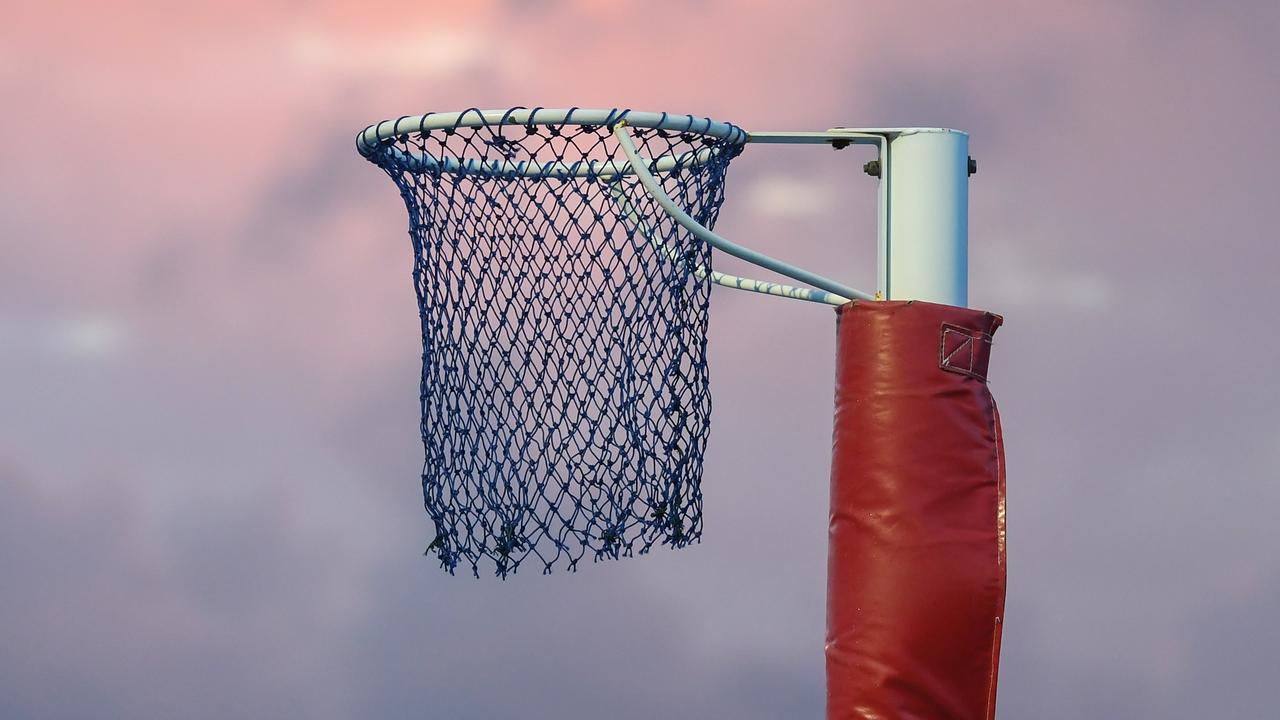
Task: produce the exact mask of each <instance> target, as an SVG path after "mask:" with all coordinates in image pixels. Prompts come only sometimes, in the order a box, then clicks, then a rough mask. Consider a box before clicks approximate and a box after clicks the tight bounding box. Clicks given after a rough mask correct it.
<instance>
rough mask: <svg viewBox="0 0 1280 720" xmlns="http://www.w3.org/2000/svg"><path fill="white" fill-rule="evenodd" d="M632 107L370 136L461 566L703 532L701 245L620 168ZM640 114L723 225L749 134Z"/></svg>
mask: <svg viewBox="0 0 1280 720" xmlns="http://www.w3.org/2000/svg"><path fill="white" fill-rule="evenodd" d="M469 112H473V111H469ZM509 115H510V113H508V116H509ZM625 115H626V112H625V111H615V112H612V113H609V120H608V121H606V122H605V123H602V124H599V125H582V124H577V123H575V122H574V121H573V119H572V114H570V116H569V117H568V118H567V119H565V120H564V121H563V122H557V123H555V124H549V125H548V124H541V123H537V124H535V123H532V122H530V123H515V122H509V121H507V118H504V121H503V122H487V123H476V122H475V121H476V119H477V118H479V117H481V116H480V113H479V111H474V115H471V116H470V118H469V119H470V121H471V122H470V123H467V122H466V121H467V120H468V113H463V114H462V115H461V116H460V117H459V119H458V121H457V122H456V123H454V124H453V125H452V126H451V127H447V128H444V129H417V130H414V131H412V132H407V133H404V134H401V135H398V136H396V137H393V138H391V139H389V140H386V141H383V142H381V144H379V145H378V146H377V147H376V148H374V149H372V150H371V151H369V152H367V153H366V155H367V156H368V158H369V159H370V161H372V162H374V163H375V164H377V165H378V166H379V167H381V168H382V169H383V170H384V171H386V172H387V174H388V175H389V176H390V177H391V178H392V180H394V181H395V183H396V185H397V186H398V187H399V189H400V194H401V196H402V198H403V199H404V203H405V206H406V208H407V209H408V213H409V237H410V239H411V241H412V245H413V257H414V266H413V284H414V289H415V291H416V293H417V299H418V305H419V317H420V320H421V329H422V383H421V393H420V397H421V403H422V441H423V445H424V448H425V454H426V457H425V462H424V465H423V472H422V488H423V495H424V500H425V506H426V510H427V513H428V514H429V516H430V517H431V520H432V522H433V524H434V530H435V539H434V540H433V541H432V542H431V544H430V546H429V547H428V550H427V552H428V554H434V555H436V556H437V557H438V558H439V561H440V564H441V566H442V567H444V568H445V569H446V570H448V571H449V572H450V573H453V572H454V571H455V570H456V568H457V567H458V566H459V565H460V564H461V565H463V566H464V567H465V566H469V567H470V568H471V571H472V573H473V574H474V575H476V576H478V575H479V571H480V566H481V565H482V564H483V563H484V562H485V559H486V558H487V559H488V561H490V562H492V564H493V567H494V571H495V573H496V574H497V575H498V576H501V577H505V576H507V575H508V574H510V573H513V572H515V571H516V569H517V568H518V567H519V566H520V564H521V563H522V562H524V561H526V560H528V559H529V558H530V557H534V558H536V562H537V563H540V564H541V566H542V569H543V571H544V572H550V571H551V570H552V569H553V568H554V567H557V566H561V567H565V568H567V569H569V570H573V569H576V567H577V566H578V563H579V562H580V561H581V560H582V558H584V557H590V558H591V559H592V560H593V561H599V560H603V559H611V558H618V557H621V556H630V555H632V554H633V553H635V552H639V553H642V554H643V553H646V552H648V551H649V550H650V549H651V548H652V547H653V546H654V545H668V546H671V547H683V546H685V545H688V544H690V543H693V542H696V541H697V540H698V539H699V537H700V535H701V532H702V492H701V475H702V461H703V454H704V452H705V450H706V443H707V435H708V431H709V419H710V412H711V396H710V392H709V388H708V369H707V357H706V350H707V344H706V330H707V308H708V301H709V295H710V283H709V281H708V279H707V278H708V277H709V276H710V272H711V250H710V247H709V246H708V245H707V244H706V243H704V242H702V241H700V240H698V239H696V238H694V237H693V236H692V235H691V234H689V232H688V231H686V230H684V229H683V228H682V227H681V226H680V225H678V224H677V223H676V222H675V221H673V220H672V219H671V218H670V217H668V216H667V214H666V213H665V212H664V211H662V209H661V208H660V207H659V206H658V204H657V203H656V202H655V201H654V200H653V198H652V197H651V196H650V195H649V194H648V193H647V192H646V191H645V190H644V188H643V187H641V185H640V184H639V182H638V181H637V180H636V178H635V176H634V175H633V174H630V173H628V172H627V171H626V168H627V167H628V166H627V161H626V157H625V155H624V154H623V153H622V151H621V149H619V147H618V146H617V140H616V139H615V138H614V137H613V136H612V135H611V131H612V128H613V125H614V124H615V123H616V122H618V121H620V120H622V119H623V118H625ZM425 124H426V123H425V120H424V123H423V126H425ZM467 124H479V127H468V126H466V125H467ZM420 127H422V126H420ZM629 130H630V131H631V133H632V137H633V138H634V141H635V143H636V145H637V147H638V148H639V150H640V154H641V156H642V157H645V158H649V159H655V158H667V159H668V160H670V159H672V158H674V159H675V162H674V165H673V166H672V163H670V162H668V163H667V165H668V166H670V167H669V169H665V168H664V167H663V166H661V165H660V164H658V163H653V162H651V163H650V168H651V169H652V170H653V171H654V172H655V174H656V175H657V177H658V179H659V180H660V181H661V184H662V187H663V189H664V190H665V191H666V193H667V194H668V195H670V196H671V197H672V198H673V199H674V200H675V201H676V202H677V203H678V204H679V205H680V207H682V208H683V209H684V210H685V211H686V212H688V213H689V214H690V215H691V216H693V217H694V218H695V219H696V220H697V221H698V222H699V223H701V224H702V225H704V226H706V227H708V228H710V227H712V226H713V225H714V223H715V220H716V215H717V212H718V210H719V208H720V204H721V202H722V200H723V197H724V196H723V189H724V174H725V171H726V169H727V167H728V164H729V161H730V160H731V159H732V158H733V157H735V156H736V155H737V154H738V152H740V150H741V147H742V146H741V141H740V140H738V141H729V140H721V139H717V138H714V137H710V136H707V135H703V134H699V133H697V132H680V131H673V130H663V129H646V128H638V127H637V128H629Z"/></svg>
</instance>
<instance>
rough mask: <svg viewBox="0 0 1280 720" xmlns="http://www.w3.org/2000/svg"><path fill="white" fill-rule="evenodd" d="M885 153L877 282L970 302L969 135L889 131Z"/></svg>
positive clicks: (898, 295)
mask: <svg viewBox="0 0 1280 720" xmlns="http://www.w3.org/2000/svg"><path fill="white" fill-rule="evenodd" d="M886 137H887V139H888V142H886V143H885V144H884V145H883V146H882V148H883V149H882V151H881V158H880V172H881V177H880V193H881V195H880V199H881V220H880V222H881V227H880V248H879V258H880V262H879V264H880V272H879V289H880V291H881V293H883V297H885V298H886V299H889V300H926V301H929V302H936V303H943V304H946V305H955V306H958V307H965V306H966V305H968V302H969V136H968V134H966V133H963V132H960V131H958V130H946V129H935V128H913V129H903V130H897V131H892V132H888V133H886Z"/></svg>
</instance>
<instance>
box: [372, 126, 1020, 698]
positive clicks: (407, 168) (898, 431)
mask: <svg viewBox="0 0 1280 720" xmlns="http://www.w3.org/2000/svg"><path fill="white" fill-rule="evenodd" d="M759 143H774V144H825V145H830V146H833V147H836V148H840V147H844V146H846V145H849V144H869V145H874V146H875V147H876V148H877V149H878V153H879V160H878V168H877V172H876V173H875V174H877V175H878V177H879V178H880V182H879V223H878V233H877V246H878V250H879V252H878V257H879V261H878V265H879V266H878V272H877V288H876V290H875V291H874V292H868V291H863V290H859V289H856V288H853V287H850V286H849V285H847V284H845V283H843V282H841V281H840V280H839V279H832V278H829V277H826V276H824V275H820V274H818V273H815V272H812V271H809V270H805V269H803V268H799V267H796V266H794V265H791V264H789V263H787V262H785V261H782V260H779V259H776V258H772V257H769V256H767V255H764V254H762V253H759V252H757V251H755V250H752V249H750V248H746V247H743V246H741V245H739V244H737V243H734V242H732V241H731V240H730V239H727V238H724V237H722V236H720V235H718V234H716V232H715V231H714V229H713V228H714V226H715V221H716V218H717V216H718V214H719V212H720V206H721V204H722V202H723V200H724V191H725V185H724V180H725V175H726V173H727V171H728V168H729V165H730V163H731V161H732V160H733V159H734V158H735V157H737V156H738V155H740V154H741V153H742V152H744V150H745V149H746V148H747V147H748V146H749V145H751V144H759ZM356 145H357V149H358V150H359V152H360V154H361V155H363V156H364V157H365V158H366V159H368V160H369V161H371V162H373V163H374V164H376V165H378V166H379V167H380V168H382V169H383V170H384V171H385V172H386V173H387V174H388V175H389V176H390V177H391V178H392V180H394V181H395V183H396V185H397V187H398V188H399V190H400V195H401V197H402V199H403V200H404V202H405V206H406V208H407V209H408V214H409V236H410V240H411V241H412V247H413V256H414V268H413V281H414V288H415V291H416V293H417V299H418V305H419V318H420V325H421V328H420V329H421V333H422V382H421V387H420V396H421V402H422V438H423V445H424V448H425V453H426V461H425V464H424V468H423V473H422V486H423V492H424V498H425V505H426V509H427V512H428V514H429V515H430V517H431V520H432V525H433V530H434V539H433V540H432V541H431V544H430V546H429V548H428V554H432V555H435V556H436V557H437V558H438V559H439V561H440V563H441V565H442V566H443V567H444V568H445V569H447V570H448V571H449V572H451V573H452V572H454V570H455V569H456V568H457V567H458V566H459V565H461V566H463V567H464V568H466V569H469V570H470V571H471V572H472V574H475V575H479V572H480V568H481V567H482V566H488V567H491V568H492V569H493V571H494V572H495V573H496V574H497V575H499V576H502V577H505V576H507V575H509V574H511V573H514V572H516V571H517V569H518V568H519V567H520V566H521V565H522V563H525V562H532V563H534V564H535V566H537V567H540V569H541V570H542V571H543V572H550V571H552V570H553V569H554V568H556V567H561V568H566V569H570V570H572V569H575V568H577V567H578V566H579V563H580V561H581V560H582V559H583V558H587V557H589V558H590V559H591V560H592V561H597V560H603V559H611V558H618V557H622V556H628V555H632V554H634V553H637V552H638V553H645V552H648V551H649V550H650V549H651V548H653V547H654V546H655V545H669V546H672V547H682V546H685V545H688V544H690V543H692V542H695V541H697V539H698V538H699V537H700V534H701V530H702V492H701V478H702V465H703V457H704V453H705V449H706V440H707V435H708V431H709V427H710V411H711V401H710V392H709V388H708V379H709V368H708V363H707V341H706V330H707V321H708V314H709V312H708V310H709V302H710V291H711V288H712V286H721V287H729V288H734V289H738V290H746V291H751V292H756V293H761V294H765V295H769V296H774V297H779V298H784V299H796V300H802V301H808V302H811V303H814V304H817V305H827V306H828V307H834V308H835V309H836V312H837V319H838V333H837V339H838V361H837V377H836V422H835V438H834V456H833V463H832V467H833V471H832V496H831V497H832V504H831V529H830V534H831V545H830V556H829V575H828V583H829V597H828V632H827V676H828V710H827V712H828V718H830V719H835V718H841V719H845V718H849V719H853V718H860V719H863V720H869V719H870V718H939V719H941V718H948V719H958V718H982V719H984V720H990V718H992V717H993V716H994V706H995V680H996V668H997V662H998V657H999V640H1000V632H1001V627H1002V623H1003V602H1004V582H1005V567H1004V465H1003V448H1002V445H1001V439H1000V426H999V420H998V416H997V413H996V409H995V404H994V401H993V400H992V399H991V396H990V393H989V392H988V391H987V384H986V378H987V368H988V359H989V353H990V348H991V339H992V334H993V333H994V332H995V330H996V328H997V327H998V326H999V325H1000V322H1001V320H1000V318H999V317H998V316H996V315H992V314H990V313H985V312H981V311H976V310H969V309H967V308H966V307H965V305H966V304H967V294H968V287H967V260H966V258H967V242H968V237H967V233H968V176H969V174H970V167H971V162H972V161H971V160H970V159H969V156H968V136H967V135H965V134H964V133H961V132H957V131H954V130H945V129H931V128H891V129H857V128H836V129H832V130H827V131H825V132H755V133H752V132H747V131H745V130H743V129H741V128H739V127H737V126H735V125H731V124H727V123H720V122H714V121H711V120H708V119H705V118H698V117H694V116H689V115H669V114H666V113H642V112H635V111H630V110H583V109H578V108H573V109H568V110H553V109H543V108H534V109H525V108H513V109H510V110H492V111H481V110H475V109H472V110H467V111H463V112H459V113H441V114H427V115H419V116H412V117H408V116H406V117H401V118H400V119H398V120H394V121H384V122H381V123H378V124H376V125H371V126H369V127H368V128H366V129H365V130H364V131H363V132H361V133H360V134H359V135H358V136H357V142H356ZM713 250H715V251H720V252H723V253H727V254H730V255H733V256H735V257H738V258H741V259H743V260H746V261H747V262H749V263H752V264H754V265H755V266H757V267H759V268H762V269H764V270H767V271H769V272H771V273H773V274H775V275H777V276H779V277H778V279H776V280H774V279H754V278H747V277H741V276H736V275H727V274H725V273H722V272H720V271H717V270H715V269H714V268H713V267H712V265H713V262H712V261H713Z"/></svg>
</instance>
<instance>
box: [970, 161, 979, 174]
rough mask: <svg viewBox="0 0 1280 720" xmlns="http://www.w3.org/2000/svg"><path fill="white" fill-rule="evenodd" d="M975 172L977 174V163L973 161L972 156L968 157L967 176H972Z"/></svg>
mask: <svg viewBox="0 0 1280 720" xmlns="http://www.w3.org/2000/svg"><path fill="white" fill-rule="evenodd" d="M976 172H978V161H977V160H974V159H973V156H969V174H970V175H972V174H974V173H976Z"/></svg>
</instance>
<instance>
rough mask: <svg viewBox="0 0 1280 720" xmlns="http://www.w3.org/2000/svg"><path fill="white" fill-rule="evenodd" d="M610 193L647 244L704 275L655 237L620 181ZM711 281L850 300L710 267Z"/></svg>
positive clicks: (813, 298)
mask: <svg viewBox="0 0 1280 720" xmlns="http://www.w3.org/2000/svg"><path fill="white" fill-rule="evenodd" d="M609 194H610V195H612V196H613V199H614V201H615V202H617V203H618V206H619V207H621V208H622V212H623V214H624V215H626V216H627V219H628V220H630V221H631V223H632V224H633V225H635V227H636V228H637V230H638V232H639V233H640V235H641V236H643V237H644V239H646V240H648V241H649V244H651V245H653V246H654V247H656V248H657V249H658V250H660V251H661V252H662V254H664V255H666V256H667V259H669V260H671V261H672V262H674V263H678V264H680V265H682V266H684V267H686V268H689V269H690V271H691V272H692V273H693V274H694V275H695V276H696V277H698V278H699V279H704V280H705V279H707V277H708V275H707V271H706V270H704V269H703V268H702V267H701V266H699V265H692V263H690V262H689V261H687V260H685V258H684V257H683V256H682V255H681V254H680V253H679V251H677V250H676V249H675V248H673V247H671V246H670V245H667V244H666V243H665V242H663V241H662V239H661V238H660V237H658V233H656V232H654V229H653V228H652V227H650V226H649V223H648V222H646V221H645V219H644V218H643V217H641V215H640V213H638V212H636V209H635V206H634V205H632V204H631V202H630V201H629V200H627V196H626V193H625V192H623V189H622V183H613V184H612V185H610V186H609ZM710 279H711V282H713V283H715V284H717V285H720V286H721V287H727V288H733V289H734V290H746V291H748V292H754V293H761V294H763V295H775V296H777V297H785V298H790V299H792V300H807V301H809V302H816V303H823V304H826V305H837V306H839V305H844V304H845V303H847V302H849V298H847V297H842V296H840V295H835V294H833V293H829V292H827V291H825V290H814V289H813V288H802V287H795V286H793V285H783V284H782V283H775V282H768V281H766V280H753V279H751V278H746V277H740V276H738V275H729V274H728V273H722V272H720V271H719V270H712V271H711V275H710Z"/></svg>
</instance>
